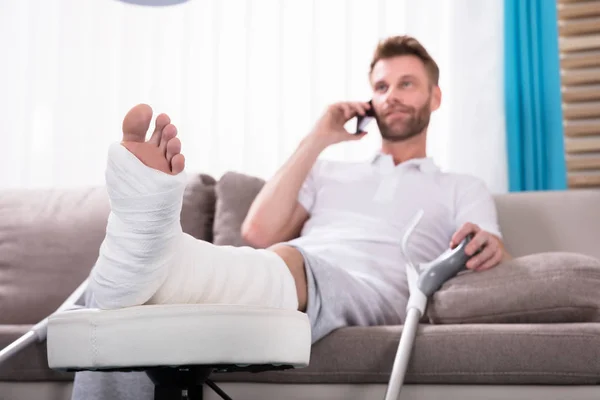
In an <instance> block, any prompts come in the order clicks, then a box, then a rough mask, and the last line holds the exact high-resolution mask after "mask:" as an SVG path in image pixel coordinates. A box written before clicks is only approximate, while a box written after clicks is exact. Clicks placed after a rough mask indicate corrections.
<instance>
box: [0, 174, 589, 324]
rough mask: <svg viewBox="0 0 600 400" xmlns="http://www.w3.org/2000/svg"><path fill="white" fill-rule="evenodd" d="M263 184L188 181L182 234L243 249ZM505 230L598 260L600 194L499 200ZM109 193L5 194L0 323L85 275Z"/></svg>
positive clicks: (18, 320)
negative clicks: (247, 219) (248, 219)
mask: <svg viewBox="0 0 600 400" xmlns="http://www.w3.org/2000/svg"><path fill="white" fill-rule="evenodd" d="M263 184H264V181H263V180H262V179H258V178H255V177H252V176H248V175H244V174H239V173H227V174H225V175H224V176H223V177H222V178H221V179H220V180H219V182H216V181H215V180H214V179H213V178H211V177H210V176H207V175H201V174H199V175H195V176H190V182H189V184H188V187H187V189H186V192H185V195H184V201H183V209H182V225H183V230H184V231H185V232H187V233H189V234H190V235H192V236H194V237H196V238H199V239H203V240H207V241H212V242H215V243H216V244H220V245H245V243H244V242H243V239H242V238H241V234H240V227H241V223H242V221H243V219H244V217H245V215H246V213H247V211H248V208H249V207H250V204H251V203H252V201H253V199H254V197H255V196H256V194H257V193H258V192H259V191H260V189H261V188H262V186H263ZM496 201H497V204H498V212H499V219H500V225H501V229H502V231H503V234H504V237H505V241H506V245H507V247H508V250H509V251H510V252H511V253H512V254H513V255H515V256H520V255H525V254H530V253H535V252H544V251H574V252H580V253H584V254H588V255H591V256H595V257H599V258H600V240H599V238H600V224H599V222H600V207H599V206H598V205H599V204H600V191H597V190H596V191H565V192H544V193H539V192H532V193H511V194H506V195H499V196H496ZM108 212H109V203H108V198H107V195H106V191H105V190H104V188H83V189H76V190H5V191H0V324H16V325H18V324H33V323H36V322H38V321H40V320H41V319H43V318H44V317H46V316H47V315H49V314H50V313H52V312H53V311H54V310H56V308H57V307H58V306H59V305H60V304H61V303H62V302H63V301H64V300H65V299H66V298H67V297H68V295H69V294H70V293H71V292H72V291H73V290H75V288H77V286H78V285H79V284H80V283H81V282H82V281H83V280H84V279H85V278H86V277H87V275H88V274H89V272H90V270H91V268H92V267H93V264H94V262H95V260H96V258H97V256H98V249H99V247H100V244H101V242H102V239H103V238H104V234H105V228H106V220H107V217H108Z"/></svg>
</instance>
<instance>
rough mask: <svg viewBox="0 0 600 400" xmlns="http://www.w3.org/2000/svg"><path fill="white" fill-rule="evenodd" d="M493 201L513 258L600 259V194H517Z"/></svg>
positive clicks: (581, 192) (592, 192)
mask: <svg viewBox="0 0 600 400" xmlns="http://www.w3.org/2000/svg"><path fill="white" fill-rule="evenodd" d="M495 199H496V204H497V209H498V218H499V221H500V228H501V230H502V234H503V236H504V241H505V244H506V246H507V250H508V251H509V252H510V253H511V254H512V255H513V256H522V255H526V254H531V253H540V252H548V251H570V252H577V253H582V254H587V255H590V256H593V257H597V258H600V190H597V189H590V190H583V189H582V190H566V191H545V192H519V193H508V194H501V195H497V196H496V197H495Z"/></svg>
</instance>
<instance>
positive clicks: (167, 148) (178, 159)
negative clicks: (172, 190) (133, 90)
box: [121, 104, 185, 175]
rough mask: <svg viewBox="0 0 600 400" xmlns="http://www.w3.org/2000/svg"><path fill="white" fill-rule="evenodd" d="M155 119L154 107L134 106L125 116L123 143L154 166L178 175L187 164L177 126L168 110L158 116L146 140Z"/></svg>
mask: <svg viewBox="0 0 600 400" xmlns="http://www.w3.org/2000/svg"><path fill="white" fill-rule="evenodd" d="M151 120H152V108H151V107H150V106H149V105H147V104H138V105H137V106H135V107H133V108H132V109H131V110H129V112H128V113H127V115H125V118H124V119H123V141H122V142H121V144H122V145H123V146H125V148H127V150H129V151H130V152H131V153H133V154H134V155H135V156H136V157H137V158H138V159H139V160H140V161H141V162H143V163H144V164H145V165H146V166H148V167H150V168H154V169H157V170H159V171H162V172H165V173H168V174H172V175H177V174H179V173H180V172H182V171H183V169H184V168H185V158H184V156H183V154H181V142H180V141H179V139H178V138H177V137H176V136H177V128H175V125H173V124H171V119H170V118H169V117H168V116H167V115H166V114H160V115H159V116H158V117H156V123H155V128H154V133H153V134H152V136H151V137H150V140H148V141H146V132H148V128H149V127H150V121H151Z"/></svg>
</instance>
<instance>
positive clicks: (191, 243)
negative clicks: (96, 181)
mask: <svg viewBox="0 0 600 400" xmlns="http://www.w3.org/2000/svg"><path fill="white" fill-rule="evenodd" d="M106 184H107V185H106V186H107V190H108V195H109V199H110V204H111V212H110V215H109V218H108V224H107V229H106V237H105V239H104V241H103V242H102V245H101V247H100V253H99V257H98V260H97V262H96V264H95V266H94V268H93V270H92V273H91V276H90V290H91V292H92V296H93V298H94V300H95V302H96V304H97V306H98V307H99V308H101V309H115V308H122V307H130V306H136V305H143V304H189V303H194V304H237V305H256V306H262V307H275V308H284V309H292V310H295V309H297V307H298V299H297V294H296V287H295V283H294V279H293V277H292V275H291V273H290V271H289V270H288V268H287V266H286V265H285V263H284V262H283V260H282V259H281V258H280V257H279V256H278V255H277V254H275V253H273V252H271V251H268V250H262V249H261V250H258V249H253V248H249V247H233V246H216V245H213V244H211V243H208V242H204V241H200V240H197V239H195V238H193V237H192V236H190V235H188V234H186V233H184V232H182V229H181V224H180V214H181V206H182V199H183V192H184V189H185V184H186V177H185V174H184V173H181V174H178V175H175V176H173V175H169V174H166V173H163V172H160V171H158V170H155V169H152V168H149V167H147V166H146V165H144V164H143V163H142V162H141V161H139V160H138V159H137V158H136V157H135V156H134V155H133V154H132V153H130V152H129V150H127V149H126V148H125V147H123V146H122V145H120V144H117V143H115V144H113V145H112V146H111V147H110V148H109V155H108V162H107V169H106Z"/></svg>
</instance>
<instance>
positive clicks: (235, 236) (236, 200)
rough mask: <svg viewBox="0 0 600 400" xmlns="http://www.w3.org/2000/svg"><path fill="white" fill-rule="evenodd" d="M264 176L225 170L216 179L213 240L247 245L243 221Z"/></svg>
mask: <svg viewBox="0 0 600 400" xmlns="http://www.w3.org/2000/svg"><path fill="white" fill-rule="evenodd" d="M264 184H265V181H264V180H263V179H260V178H257V177H253V176H250V175H246V174H242V173H239V172H233V171H230V172H226V173H225V174H223V176H222V177H221V179H219V181H218V182H217V185H216V188H215V190H216V193H217V205H216V211H215V221H214V226H213V231H214V235H215V236H214V241H213V243H214V244H217V245H230V246H249V245H250V244H249V243H247V242H246V241H245V240H244V239H243V238H242V231H241V230H242V223H243V222H244V219H245V218H246V215H247V214H248V211H249V210H250V206H251V205H252V202H253V201H254V199H255V198H256V196H257V195H258V193H259V192H260V190H261V189H262V187H263V186H264Z"/></svg>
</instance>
